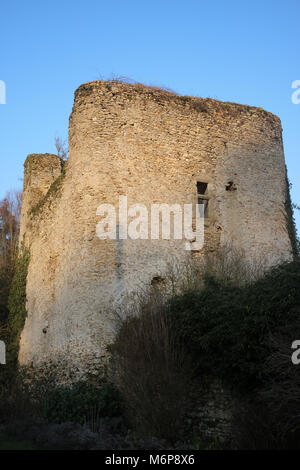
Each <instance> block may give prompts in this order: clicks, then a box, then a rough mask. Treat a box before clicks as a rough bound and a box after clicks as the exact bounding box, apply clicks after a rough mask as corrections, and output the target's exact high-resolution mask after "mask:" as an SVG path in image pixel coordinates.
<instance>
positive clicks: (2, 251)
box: [0, 190, 22, 326]
mask: <svg viewBox="0 0 300 470" xmlns="http://www.w3.org/2000/svg"><path fill="white" fill-rule="evenodd" d="M21 205H22V193H21V191H17V190H15V191H10V192H9V193H7V194H6V197H5V198H4V199H2V200H1V201H0V324H2V326H3V325H4V324H5V323H6V320H7V315H8V309H7V301H8V294H9V290H10V287H11V283H12V279H13V276H14V270H15V263H16V258H17V254H18V242H19V231H20V215H21Z"/></svg>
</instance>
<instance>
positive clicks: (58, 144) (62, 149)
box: [54, 136, 68, 160]
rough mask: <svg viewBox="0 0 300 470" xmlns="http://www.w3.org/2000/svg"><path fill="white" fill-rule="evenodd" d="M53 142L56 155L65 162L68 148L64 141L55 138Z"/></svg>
mask: <svg viewBox="0 0 300 470" xmlns="http://www.w3.org/2000/svg"><path fill="white" fill-rule="evenodd" d="M54 142H55V148H56V151H57V155H58V156H59V157H60V158H61V159H62V160H67V158H68V148H67V145H66V141H65V140H62V138H61V137H57V136H56V137H55V139H54Z"/></svg>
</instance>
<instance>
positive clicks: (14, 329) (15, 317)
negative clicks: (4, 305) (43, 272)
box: [6, 247, 29, 368]
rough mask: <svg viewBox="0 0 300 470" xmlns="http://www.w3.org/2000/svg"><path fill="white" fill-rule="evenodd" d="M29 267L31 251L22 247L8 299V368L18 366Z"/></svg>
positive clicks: (25, 314)
mask: <svg viewBox="0 0 300 470" xmlns="http://www.w3.org/2000/svg"><path fill="white" fill-rule="evenodd" d="M28 265H29V251H28V250H27V249H26V248H24V247H22V248H21V251H20V255H19V257H18V259H17V262H16V268H15V275H14V279H13V282H12V286H11V290H10V293H9V299H8V308H9V316H8V328H9V342H8V345H7V366H6V368H9V366H15V365H16V364H17V358H18V352H19V341H20V335H21V332H22V329H23V327H24V323H25V319H26V316H27V312H26V280H27V272H28Z"/></svg>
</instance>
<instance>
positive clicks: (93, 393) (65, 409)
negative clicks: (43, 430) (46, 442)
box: [44, 381, 121, 424]
mask: <svg viewBox="0 0 300 470" xmlns="http://www.w3.org/2000/svg"><path fill="white" fill-rule="evenodd" d="M91 412H93V413H94V414H95V415H97V417H98V418H99V417H106V416H110V417H113V416H120V414H121V412H120V405H119V396H118V393H117V391H116V389H115V388H114V387H113V386H112V385H111V384H109V383H103V384H102V385H101V386H100V387H97V386H95V385H93V384H92V383H90V382H86V381H79V382H75V383H74V384H73V385H72V386H69V387H68V386H58V387H56V388H54V389H53V390H50V391H49V392H48V393H47V395H46V398H45V403H44V414H45V418H46V419H47V420H48V421H50V422H56V423H63V422H68V421H72V422H77V423H80V424H84V423H85V421H86V420H87V419H88V418H89V416H90V414H91Z"/></svg>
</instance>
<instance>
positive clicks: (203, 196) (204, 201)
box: [197, 181, 209, 219]
mask: <svg viewBox="0 0 300 470" xmlns="http://www.w3.org/2000/svg"><path fill="white" fill-rule="evenodd" d="M207 186H208V183H203V182H201V181H198V182H197V199H198V204H199V206H200V205H203V206H204V208H203V213H204V218H205V219H208V218H209V197H208V194H207Z"/></svg>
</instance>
